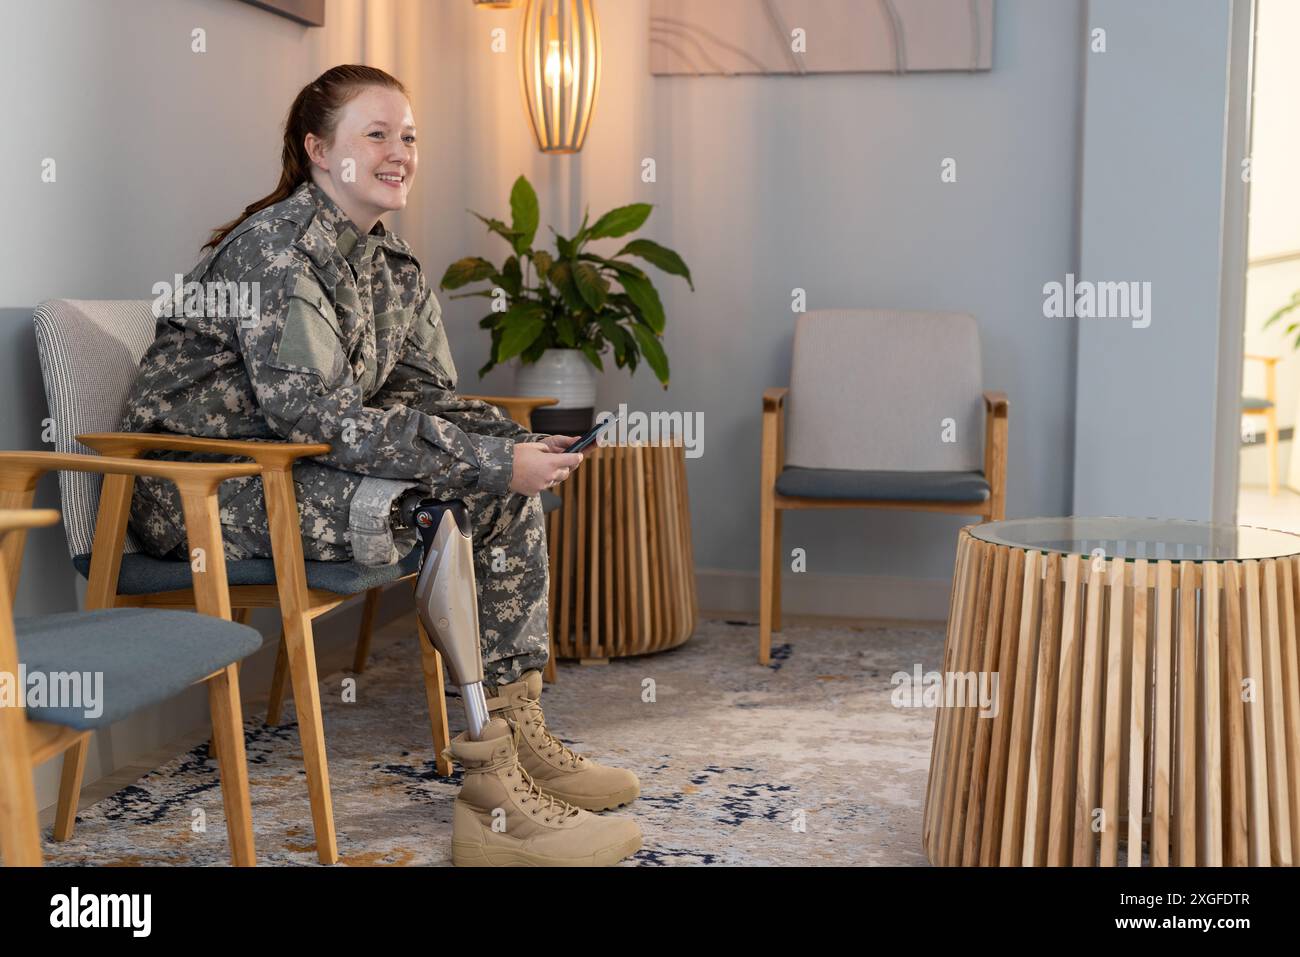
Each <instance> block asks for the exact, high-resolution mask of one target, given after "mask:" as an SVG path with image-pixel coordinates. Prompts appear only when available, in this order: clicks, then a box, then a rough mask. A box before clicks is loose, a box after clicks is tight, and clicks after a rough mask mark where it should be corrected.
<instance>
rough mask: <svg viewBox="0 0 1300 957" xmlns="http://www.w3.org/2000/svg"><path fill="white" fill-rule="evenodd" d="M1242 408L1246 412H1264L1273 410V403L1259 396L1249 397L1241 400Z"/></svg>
mask: <svg viewBox="0 0 1300 957" xmlns="http://www.w3.org/2000/svg"><path fill="white" fill-rule="evenodd" d="M1241 408H1242V410H1243V411H1245V412H1264V411H1266V410H1268V409H1271V408H1273V403H1272V402H1270V401H1268V399H1264V398H1260V397H1259V396H1254V395H1248V396H1245V397H1244V398H1243V399H1242V400H1241Z"/></svg>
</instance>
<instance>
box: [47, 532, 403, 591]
mask: <svg viewBox="0 0 1300 957" xmlns="http://www.w3.org/2000/svg"><path fill="white" fill-rule="evenodd" d="M422 554H423V553H422V551H421V549H420V546H419V545H418V544H417V545H416V547H415V548H413V549H411V551H410V552H409V553H408V554H407V556H406V557H405V558H403V559H402V560H401V561H399V562H395V563H394V564H392V565H361V564H358V563H357V562H303V565H304V566H305V567H306V570H307V587H308V588H319V589H321V590H323V591H328V592H333V593H334V594H336V595H359V594H361V593H362V592H364V591H369V590H370V589H371V588H377V587H379V586H380V585H387V584H388V583H389V582H395V581H397V580H398V579H399V578H405V577H406V576H407V575H412V574H414V573H415V572H417V571H419V569H420V559H421V557H422ZM72 564H73V565H75V566H76V568H77V571H79V572H81V574H82V575H83V576H85V577H87V578H89V577H90V556H89V555H78V556H77V557H76V558H74V559H73V560H72ZM226 579H227V581H229V583H230V584H231V585H274V584H275V562H274V561H272V560H271V559H269V558H243V559H239V560H237V561H228V562H226ZM192 584H193V576H192V575H191V573H190V563H189V562H185V561H177V560H175V559H171V558H154V557H153V556H152V555H145V554H144V553H142V552H136V553H133V554H129V555H123V556H122V570H121V572H120V573H119V575H118V579H117V593H118V594H119V595H152V594H154V593H155V592H163V591H180V590H181V589H184V588H189V587H190V586H191V585H192Z"/></svg>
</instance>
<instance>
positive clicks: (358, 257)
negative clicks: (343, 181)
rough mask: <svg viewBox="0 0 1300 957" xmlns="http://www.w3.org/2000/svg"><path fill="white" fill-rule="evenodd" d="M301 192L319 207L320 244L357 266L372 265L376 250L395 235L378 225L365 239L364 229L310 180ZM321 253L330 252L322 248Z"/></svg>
mask: <svg viewBox="0 0 1300 957" xmlns="http://www.w3.org/2000/svg"><path fill="white" fill-rule="evenodd" d="M299 189H300V190H302V191H304V198H305V199H310V200H311V201H313V202H314V203H315V204H316V209H317V215H316V222H318V223H319V224H320V225H321V227H322V228H321V230H320V235H318V236H316V237H314V239H315V240H316V241H317V242H316V244H318V245H319V246H321V247H333V248H334V249H337V250H338V252H339V255H341V256H342V257H343V258H344V259H346V260H348V261H349V262H351V263H352V264H353V265H354V266H360V265H362V264H364V263H366V262H369V261H370V259H371V257H372V256H373V255H374V252H375V249H377V248H378V247H379V246H380V245H383V244H385V242H386V241H387V240H388V238H389V236H390V235H391V234H390V233H389V232H388V230H386V229H385V228H384V224H383V222H376V223H375V227H374V229H372V230H371V231H370V232H369V233H367V234H366V235H365V236H362V234H361V229H360V227H358V226H357V225H356V224H355V223H354V222H352V220H351V219H349V218H348V214H347V213H345V212H343V210H342V209H341V208H340V207H339V205H338V204H337V203H336V202H334V200H332V199H330V197H329V195H328V194H327V193H326V192H325V191H324V190H323V189H321V188H320V187H319V186H317V185H316V183H315V182H313V181H312V180H308V181H307V182H306V183H304V184H303V185H302V186H301V187H299ZM320 251H321V252H325V251H326V250H325V249H324V248H322V249H320Z"/></svg>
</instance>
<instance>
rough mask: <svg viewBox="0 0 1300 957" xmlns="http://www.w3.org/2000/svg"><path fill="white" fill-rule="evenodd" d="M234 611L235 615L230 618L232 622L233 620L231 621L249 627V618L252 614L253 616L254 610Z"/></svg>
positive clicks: (239, 609) (238, 609) (241, 609)
mask: <svg viewBox="0 0 1300 957" xmlns="http://www.w3.org/2000/svg"><path fill="white" fill-rule="evenodd" d="M232 610H233V612H234V613H233V614H232V615H231V616H230V620H231V621H237V622H239V623H240V624H241V625H247V624H248V617H249V615H250V614H252V611H253V609H251V608H235V609H232Z"/></svg>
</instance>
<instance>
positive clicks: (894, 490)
mask: <svg viewBox="0 0 1300 957" xmlns="http://www.w3.org/2000/svg"><path fill="white" fill-rule="evenodd" d="M776 490H777V492H778V493H779V494H781V495H788V496H791V497H797V498H843V499H855V500H858V501H864V502H885V501H892V502H955V503H972V504H973V503H977V502H987V501H988V498H989V483H988V480H987V479H986V478H985V477H984V473H983V472H876V471H858V470H855V469H806V468H799V467H797V466H786V468H784V469H782V471H781V474H780V475H778V476H777V479H776Z"/></svg>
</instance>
